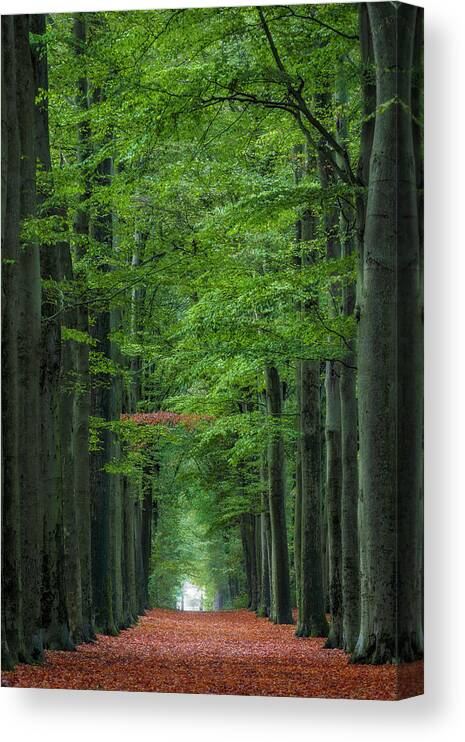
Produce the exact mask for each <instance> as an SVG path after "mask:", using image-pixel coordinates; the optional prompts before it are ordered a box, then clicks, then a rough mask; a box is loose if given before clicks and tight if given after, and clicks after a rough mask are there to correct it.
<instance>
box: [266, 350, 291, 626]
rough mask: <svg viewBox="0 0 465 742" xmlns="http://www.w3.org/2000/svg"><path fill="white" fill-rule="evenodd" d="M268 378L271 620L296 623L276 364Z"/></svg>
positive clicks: (280, 392)
mask: <svg viewBox="0 0 465 742" xmlns="http://www.w3.org/2000/svg"><path fill="white" fill-rule="evenodd" d="M265 379H266V397H267V408H268V415H269V416H270V419H271V421H272V423H273V425H274V426H275V430H273V431H272V433H271V436H270V442H269V445H268V478H269V497H270V521H271V582H272V607H271V620H272V621H273V622H274V623H278V624H282V623H293V618H292V604H291V592H290V580H289V557H288V551H287V529H286V511H285V495H286V489H285V480H284V442H283V437H282V434H281V432H280V431H279V428H278V425H279V422H280V416H281V413H282V389H281V382H280V379H279V373H278V369H277V368H276V366H271V365H267V366H266V368H265Z"/></svg>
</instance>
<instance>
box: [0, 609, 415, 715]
mask: <svg viewBox="0 0 465 742" xmlns="http://www.w3.org/2000/svg"><path fill="white" fill-rule="evenodd" d="M46 654H47V659H46V663H45V664H44V665H42V666H34V667H31V666H27V665H21V666H19V667H17V668H16V669H15V670H14V671H13V672H8V673H3V675H2V684H4V685H8V686H15V687H23V688H24V687H34V688H74V689H76V688H77V689H84V690H91V689H95V690H127V691H157V692H163V693H219V694H228V695H257V696H302V697H320V698H322V697H323V698H364V699H385V700H394V699H396V698H398V697H407V696H410V695H415V694H418V693H419V692H421V689H422V684H423V665H422V663H420V662H415V663H412V664H409V665H404V666H402V667H400V668H396V667H394V666H382V667H371V666H360V665H349V664H348V660H347V656H346V655H345V654H344V653H343V652H340V651H339V650H325V649H323V640H322V639H297V638H296V637H295V636H294V628H293V627H292V626H274V625H272V624H271V623H270V622H269V621H267V620H266V619H258V618H256V617H255V616H254V615H253V614H251V613H249V612H247V611H230V612H229V611H224V612H220V613H194V612H184V613H183V612H178V611H166V610H159V609H155V610H152V611H149V612H147V614H146V615H145V616H143V617H142V618H141V619H140V622H139V624H138V625H137V626H135V627H134V628H131V629H128V630H127V631H122V632H121V634H120V635H119V636H117V637H109V636H99V638H98V641H97V642H95V643H93V644H84V645H81V646H79V647H78V649H77V651H76V652H47V653H46Z"/></svg>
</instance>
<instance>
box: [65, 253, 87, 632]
mask: <svg viewBox="0 0 465 742" xmlns="http://www.w3.org/2000/svg"><path fill="white" fill-rule="evenodd" d="M59 253H60V258H59V259H60V265H61V278H62V280H63V281H69V282H71V281H72V280H73V267H72V264H71V253H70V249H69V246H68V245H66V244H61V245H60V250H59ZM63 323H64V326H65V327H68V328H71V329H74V328H75V327H76V312H75V311H74V310H73V309H68V310H67V311H65V312H64V315H63ZM75 366H76V358H75V343H74V342H73V341H72V340H65V341H64V342H63V344H62V362H61V378H60V393H61V398H60V439H61V474H62V491H63V530H64V547H65V574H66V601H67V606H68V620H69V628H70V632H71V637H72V640H73V641H74V642H75V643H76V644H77V643H80V642H82V641H83V640H84V639H85V638H86V637H85V636H84V631H83V626H82V624H83V621H82V597H81V557H80V549H79V530H78V513H77V503H76V492H75V479H74V471H75V459H74V457H75V450H74V440H75V436H74V419H73V412H74V396H75V378H74V369H75Z"/></svg>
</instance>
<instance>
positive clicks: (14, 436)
mask: <svg viewBox="0 0 465 742" xmlns="http://www.w3.org/2000/svg"><path fill="white" fill-rule="evenodd" d="M16 85H17V83H16V51H15V24H14V17H13V16H2V256H3V266H2V669H4V670H10V669H12V667H13V666H14V665H15V664H16V662H17V661H18V658H19V656H21V655H23V656H24V654H25V650H24V647H23V635H22V586H21V549H20V499H19V459H18V438H19V397H18V342H17V333H18V277H17V272H18V259H19V249H20V246H19V220H20V202H19V201H20V156H21V153H20V140H19V128H18V112H17V101H16ZM7 215H8V216H7Z"/></svg>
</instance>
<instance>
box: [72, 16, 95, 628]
mask: <svg viewBox="0 0 465 742" xmlns="http://www.w3.org/2000/svg"><path fill="white" fill-rule="evenodd" d="M73 36H74V50H75V56H76V62H77V64H78V65H79V68H80V69H83V65H84V52H85V48H86V43H87V29H86V22H85V20H84V16H83V15H82V14H76V15H75V16H74V20H73ZM84 71H85V67H84ZM77 88H78V89H77V94H76V104H77V106H78V109H79V110H80V113H81V116H82V118H81V120H80V122H79V125H78V131H77V134H78V162H79V164H80V167H81V169H82V171H83V172H82V175H81V177H82V178H83V187H84V190H83V193H82V195H81V197H80V200H79V204H78V208H77V213H76V219H75V224H74V231H75V234H76V259H77V261H76V262H77V266H78V268H77V271H76V279H77V281H78V282H81V281H82V282H83V283H84V280H85V276H84V274H83V273H82V275H81V271H82V269H80V268H79V261H81V260H83V259H84V258H85V256H86V253H87V246H88V240H89V205H88V200H89V197H90V178H89V172H88V165H87V159H88V157H89V156H90V154H91V147H90V141H89V140H90V130H89V122H88V84H87V77H86V76H85V74H82V75H81V76H80V77H79V79H78V85H77ZM85 299H86V297H85V296H84V295H83V296H82V297H81V301H80V302H79V303H78V306H77V308H76V328H77V329H78V330H79V332H81V333H84V335H89V311H88V308H87V304H86V301H85ZM75 360H76V378H77V388H76V390H75V395H74V411H73V416H74V487H75V497H76V507H77V516H78V529H79V555H80V560H81V599H82V630H83V638H84V639H85V640H86V641H88V640H90V639H93V638H94V637H95V628H94V615H93V604H92V547H91V532H92V525H91V499H90V453H89V417H90V408H91V401H90V374H89V345H88V344H87V343H85V342H81V343H76V348H75Z"/></svg>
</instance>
